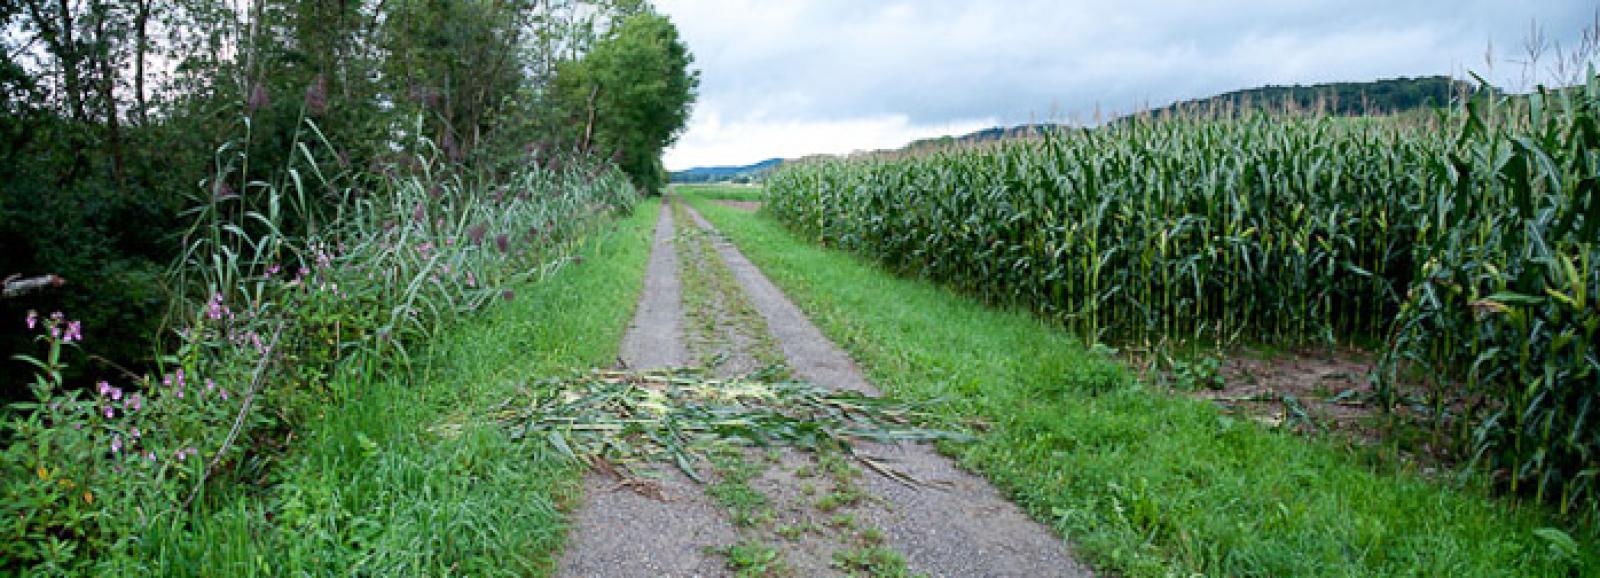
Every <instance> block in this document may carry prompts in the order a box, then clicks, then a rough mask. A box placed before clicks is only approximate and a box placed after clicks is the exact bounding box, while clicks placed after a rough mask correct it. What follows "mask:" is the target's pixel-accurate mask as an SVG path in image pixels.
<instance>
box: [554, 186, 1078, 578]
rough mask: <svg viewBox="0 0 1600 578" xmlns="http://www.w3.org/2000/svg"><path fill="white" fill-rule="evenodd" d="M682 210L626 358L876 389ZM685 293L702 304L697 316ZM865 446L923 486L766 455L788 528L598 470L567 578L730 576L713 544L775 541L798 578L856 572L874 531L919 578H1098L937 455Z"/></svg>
mask: <svg viewBox="0 0 1600 578" xmlns="http://www.w3.org/2000/svg"><path fill="white" fill-rule="evenodd" d="M685 208H687V207H685ZM672 214H673V211H672V206H671V203H668V204H665V205H663V207H662V210H661V216H660V218H659V221H658V222H657V225H656V232H655V241H654V247H653V249H652V252H651V255H650V263H649V266H648V269H647V271H646V278H645V288H644V293H643V295H642V296H641V297H640V300H639V305H638V309H637V311H636V312H635V314H634V320H633V324H632V325H630V326H629V328H628V332H627V335H626V336H625V337H624V338H623V343H622V352H621V361H622V362H623V364H625V365H627V366H628V367H629V368H632V369H653V368H660V367H670V366H678V365H683V364H686V363H690V362H692V361H694V360H695V359H701V360H705V359H710V358H715V359H719V360H722V363H721V364H720V365H719V366H718V367H716V368H715V372H716V373H718V374H721V375H729V374H733V373H741V372H742V371H748V370H750V369H754V368H756V367H759V366H760V365H761V363H759V362H758V358H773V357H781V358H783V359H786V360H787V365H788V367H789V368H790V370H792V371H793V372H794V374H795V375H796V376H797V377H800V378H802V379H804V380H806V381H810V382H812V383H817V384H821V385H825V386H829V387H834V388H842V389H849V390H854V391H859V392H862V393H865V394H868V395H879V392H878V390H877V388H875V387H873V385H872V384H871V383H869V382H868V381H867V380H866V379H865V378H864V377H863V376H862V374H861V371H860V369H859V368H857V367H856V365H855V363H854V362H853V361H851V360H850V358H849V356H847V355H846V354H845V353H844V352H843V351H842V350H840V349H839V348H838V347H837V346H835V345H834V344H833V343H832V342H830V341H828V339H827V338H825V337H823V335H822V333H821V332H820V331H818V330H817V328H816V326H814V325H812V324H811V321H810V320H809V319H808V318H806V316H805V314H804V313H802V312H801V311H800V309H799V308H797V307H795V305H794V304H793V303H792V302H790V301H789V300H788V298H786V297H785V296H784V295H783V292H782V291H780V290H779V289H778V288H777V287H776V286H775V285H773V284H772V282H771V281H769V280H768V279H767V278H766V276H764V275H762V273H761V271H760V270H758V269H757V268H756V267H755V266H754V265H753V264H751V263H750V261H749V260H748V259H746V258H745V257H744V255H743V254H741V253H740V252H739V250H738V248H736V247H734V246H733V245H732V244H730V243H728V242H726V241H725V240H723V239H722V238H721V237H720V235H717V234H716V232H715V231H716V229H715V228H714V227H712V225H711V224H710V223H709V222H707V221H706V220H705V219H704V218H702V217H701V216H700V215H699V214H698V213H696V212H694V211H693V209H688V210H687V212H686V214H687V215H688V216H689V217H690V218H691V219H692V220H693V221H694V225H695V226H696V227H698V228H699V229H701V230H704V231H706V232H707V233H709V234H710V235H711V240H712V243H711V246H712V247H714V251H709V250H707V251H702V250H700V249H699V247H704V246H705V245H701V244H698V243H699V242H693V241H686V240H684V239H679V240H678V241H677V243H676V244H675V242H674V239H675V233H674V224H673V217H672ZM680 214H683V213H680ZM701 242H703V241H701ZM680 250H681V252H680ZM684 259H687V260H688V261H689V262H682V260H684ZM724 264H725V265H726V267H727V269H726V272H724V273H720V275H721V277H720V279H724V280H725V279H727V278H728V276H729V275H730V274H731V276H732V281H716V279H718V277H715V275H716V274H717V273H715V271H716V270H719V269H720V265H724ZM708 267H710V268H709V269H708ZM684 275H688V277H684ZM685 279H687V281H686V280H685ZM735 285H736V286H737V287H735ZM740 293H742V295H741V294H740ZM686 295H687V296H689V297H692V299H690V301H692V302H693V303H695V305H694V307H691V308H689V309H692V311H689V314H687V316H686V305H685V296H686ZM752 308H753V309H754V312H751V309H752ZM763 321H764V323H763ZM690 336H692V337H693V338H692V339H691V338H690ZM775 349H776V350H781V351H774V350H775ZM764 352H765V353H764ZM779 353H781V356H779ZM856 451H858V452H859V453H862V454H865V455H868V456H871V457H874V458H876V459H878V460H880V461H882V462H884V463H887V464H888V465H889V466H890V467H893V468H895V469H897V470H899V471H901V472H904V473H906V474H909V475H910V476H912V477H913V478H914V479H916V480H918V481H920V482H922V483H923V485H921V486H919V487H910V486H907V485H904V484H901V483H899V482H896V481H893V480H890V479H888V478H886V477H883V476H879V475H876V474H870V473H868V474H865V475H862V474H860V473H859V472H858V473H856V474H850V475H847V476H846V478H839V477H834V478H832V479H827V476H820V477H819V476H818V475H817V474H815V473H804V474H802V472H816V471H817V470H818V469H819V467H820V469H826V468H825V467H821V466H822V462H819V457H818V456H817V455H814V454H811V453H809V452H805V451H800V450H797V449H793V448H784V449H781V450H779V451H776V452H774V453H771V454H765V455H766V458H765V459H767V460H769V461H770V464H768V465H766V466H763V473H761V474H760V475H759V476H757V479H754V480H752V481H751V485H752V486H753V487H754V488H755V489H757V490H758V491H760V492H761V493H762V494H764V495H765V496H766V499H767V500H768V502H769V504H770V507H771V508H772V509H771V510H770V512H771V514H770V515H771V516H773V517H774V518H775V519H773V520H770V521H768V522H763V523H758V524H756V525H754V526H752V525H750V524H749V523H748V522H743V524H745V525H743V526H739V527H737V528H736V527H735V525H734V524H733V523H732V521H731V520H730V514H729V511H728V510H727V509H726V508H725V507H724V506H719V505H718V504H716V503H714V502H713V500H711V499H710V498H709V497H708V496H707V495H706V489H707V486H704V485H701V484H697V483H695V482H693V481H691V480H689V479H688V478H687V477H685V476H684V475H683V474H682V473H680V472H679V471H678V470H677V469H676V468H671V467H658V468H656V470H655V471H656V473H657V475H656V476H652V477H653V478H655V479H654V481H651V482H649V483H648V484H647V485H646V487H642V488H641V487H639V485H638V484H633V485H629V486H627V487H624V486H623V485H622V484H621V483H620V481H619V479H618V478H617V477H615V476H610V475H604V474H599V473H594V472H591V473H589V474H588V475H587V476H586V477H585V479H584V496H585V498H584V501H583V503H582V504H581V506H580V507H579V508H578V509H577V511H576V512H575V514H574V516H573V524H574V527H573V528H572V530H571V532H570V542H569V544H568V546H567V549H566V551H565V552H564V555H563V557H562V559H561V561H560V564H559V567H558V568H559V569H558V571H557V575H558V576H571V577H584V578H588V577H621V576H641V577H646V576H648V577H655V576H663V577H685V576H730V575H732V572H731V571H730V570H728V569H727V560H726V559H725V558H724V557H723V556H722V555H719V554H717V553H716V552H715V549H716V548H719V547H724V546H728V545H731V544H735V543H740V542H744V543H749V542H750V541H752V540H754V541H755V542H757V543H761V544H771V545H773V547H775V548H777V551H778V555H779V556H780V557H781V558H782V559H783V562H784V566H785V567H786V568H788V573H787V574H785V575H790V576H842V575H845V574H846V572H845V570H846V568H841V567H840V566H839V565H838V563H837V560H838V558H837V556H838V555H839V554H841V553H842V552H844V551H845V550H847V549H850V548H856V547H859V546H860V545H861V544H862V543H863V542H862V539H861V537H862V536H863V535H864V533H865V532H881V535H882V538H881V539H882V544H883V547H885V548H887V549H889V550H892V551H893V552H895V553H897V554H898V555H901V556H903V557H904V558H905V560H906V563H907V565H908V566H909V569H910V570H911V571H912V572H913V573H916V574H926V575H929V576H941V577H963V578H965V577H980V576H1019V577H1020V576H1029V577H1032V576H1092V573H1091V572H1090V571H1089V570H1088V569H1087V568H1086V567H1084V566H1083V565H1081V564H1078V563H1077V562H1076V561H1074V560H1073V559H1072V557H1071V554H1070V553H1069V552H1068V550H1067V548H1066V547H1065V546H1064V545H1063V543H1062V541H1061V539H1060V538H1058V537H1056V536H1055V535H1054V534H1053V533H1052V532H1051V531H1050V530H1049V529H1048V528H1046V527H1045V526H1043V525H1041V524H1039V523H1037V522H1034V521H1032V520H1030V519H1029V518H1028V517H1027V516H1026V515H1025V514H1023V513H1022V511H1021V510H1019V509H1018V508H1017V507H1016V506H1015V505H1013V504H1011V503H1010V502H1008V501H1006V500H1005V499H1004V498H1003V497H1001V496H1000V494H999V493H998V492H997V491H996V490H995V489H994V488H993V487H992V486H990V485H989V484H988V483H987V482H986V481H984V480H983V479H982V478H980V477H978V476H975V475H973V474H971V473H969V472H966V471H964V470H962V469H960V468H959V467H957V466H956V465H955V464H954V463H952V462H951V461H950V460H948V459H946V458H944V457H943V456H940V455H939V454H938V453H937V452H936V451H935V450H934V449H933V448H932V447H931V446H929V445H926V444H911V443H905V444H897V445H896V444H889V445H885V444H874V443H867V442H858V443H857V444H856ZM744 455H745V459H746V460H748V461H759V460H761V459H762V457H761V456H762V455H763V453H762V452H760V451H758V450H749V451H746V452H745V453H744ZM833 459H835V460H837V458H833ZM834 471H837V470H834ZM847 479H855V480H858V481H855V482H848V481H845V480H847ZM841 483H849V484H859V487H860V489H861V490H864V491H865V492H866V495H867V496H868V497H867V498H866V499H865V500H863V501H861V502H859V503H857V504H855V505H851V506H847V507H845V508H843V509H839V510H830V511H829V512H828V513H822V512H821V511H819V510H818V506H817V500H816V493H815V492H817V491H818V490H816V489H813V488H814V487H815V488H821V489H822V490H823V491H826V489H827V488H829V487H832V488H838V487H840V486H838V484H841ZM719 495H720V494H719ZM845 514H848V516H849V518H850V519H851V520H854V521H851V522H849V523H848V525H847V526H839V525H838V524H836V523H831V522H828V521H827V520H828V519H830V518H829V516H831V517H832V518H831V519H833V520H837V519H838V516H840V515H845ZM780 527H786V528H801V527H804V528H811V529H810V530H806V531H803V532H798V533H793V532H792V533H790V534H789V535H788V537H787V538H779V537H778V536H777V535H776V534H775V532H776V531H777V528H780Z"/></svg>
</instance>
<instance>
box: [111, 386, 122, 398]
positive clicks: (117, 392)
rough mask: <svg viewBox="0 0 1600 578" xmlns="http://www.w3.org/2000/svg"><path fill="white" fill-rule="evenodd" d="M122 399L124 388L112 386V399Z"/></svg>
mask: <svg viewBox="0 0 1600 578" xmlns="http://www.w3.org/2000/svg"><path fill="white" fill-rule="evenodd" d="M120 399H122V388H120V387H113V388H111V401H117V400H120Z"/></svg>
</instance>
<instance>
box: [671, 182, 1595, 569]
mask: <svg viewBox="0 0 1600 578" xmlns="http://www.w3.org/2000/svg"><path fill="white" fill-rule="evenodd" d="M687 198H689V199H690V201H691V202H692V203H693V204H695V205H696V208H697V209H699V211H700V212H701V213H702V214H704V215H705V216H706V217H707V218H708V219H710V220H711V221H712V222H713V223H715V224H716V225H717V229H718V230H719V231H722V232H723V233H724V234H726V235H728V236H729V237H730V238H731V240H733V241H734V242H736V243H737V244H738V245H739V247H740V249H741V250H742V251H743V252H744V253H745V254H746V255H747V256H749V257H750V259H751V260H752V261H753V262H755V263H756V264H757V265H758V266H760V267H761V269H762V271H763V272H764V273H766V274H767V275H768V276H769V277H770V278H771V279H772V280H773V282H774V283H776V284H777V285H778V286H779V287H781V288H782V289H783V290H784V291H785V293H786V294H788V295H789V296H791V297H792V298H794V299H795V300H796V301H797V302H798V303H799V305H800V306H801V307H802V308H803V309H804V310H806V312H807V313H808V315H809V316H810V317H811V318H812V319H814V320H816V322H817V324H818V326H819V327H820V328H821V329H822V331H823V332H824V333H825V334H826V335H828V336H829V337H830V338H832V339H834V340H836V341H837V342H838V343H840V344H842V345H843V346H845V347H846V348H847V349H848V350H849V352H850V354H851V357H852V358H854V359H855V360H857V361H858V362H859V363H860V364H861V365H862V367H863V369H864V370H865V371H867V373H868V377H869V378H870V379H871V380H872V381H873V383H875V384H878V385H879V386H880V387H882V388H883V389H884V390H885V391H886V392H887V393H888V394H889V395H890V396H892V397H894V398H896V399H901V400H911V401H920V402H923V403H924V404H925V407H928V408H929V409H930V410H933V411H938V412H941V413H943V414H947V415H949V416H951V417H952V418H953V419H967V420H976V421H979V422H981V423H985V424H988V425H989V427H988V429H987V430H985V431H984V432H983V433H982V434H981V435H979V438H978V440H977V442H976V443H974V444H971V445H963V446H946V447H945V449H946V450H949V451H952V452H954V453H955V454H956V455H957V456H959V457H960V458H961V460H962V463H963V465H965V466H967V467H970V468H972V469H973V470H974V471H977V472H980V473H982V474H983V475H985V476H986V477H988V478H989V479H990V480H992V481H994V483H995V484H996V485H997V486H998V487H1000V488H1001V489H1002V491H1004V492H1006V493H1007V494H1008V495H1009V496H1010V497H1011V498H1012V499H1013V500H1015V501H1016V502H1018V503H1019V504H1020V505H1021V506H1022V507H1023V508H1024V509H1026V510H1027V511H1028V512H1030V514H1031V515H1033V516H1034V517H1036V518H1037V519H1040V520H1042V521H1045V522H1047V523H1049V524H1051V525H1052V526H1054V527H1055V528H1056V529H1057V530H1058V531H1060V532H1061V534H1062V535H1063V536H1064V538H1065V539H1066V540H1069V541H1070V542H1071V544H1072V548H1073V551H1074V552H1076V553H1078V554H1081V555H1082V556H1084V557H1085V559H1086V561H1088V562H1091V563H1093V564H1095V566H1096V567H1097V568H1098V569H1100V570H1102V571H1107V572H1113V573H1117V574H1119V575H1126V576H1172V575H1194V574H1199V575H1209V576H1372V575H1377V576H1393V575H1452V576H1530V575H1531V576H1559V575H1583V574H1584V573H1585V572H1587V571H1588V569H1589V568H1594V567H1596V564H1600V559H1597V558H1596V556H1597V552H1600V549H1597V548H1596V547H1595V546H1594V545H1595V544H1596V543H1600V536H1597V535H1596V534H1595V531H1594V530H1593V528H1592V526H1584V525H1578V526H1577V527H1569V528H1567V529H1566V530H1564V531H1559V533H1555V532H1550V531H1548V530H1546V528H1550V527H1552V526H1561V524H1559V523H1558V522H1557V521H1556V520H1557V518H1556V516H1555V515H1554V514H1553V513H1550V512H1548V511H1547V510H1545V509H1543V508H1541V507H1539V506H1537V505H1531V504H1530V505H1522V506H1516V507H1513V506H1512V505H1509V504H1505V503H1504V502H1501V501H1498V500H1494V499H1492V498H1491V497H1490V496H1489V495H1488V494H1487V493H1486V492H1484V491H1482V490H1481V487H1480V484H1479V483H1478V482H1479V479H1478V478H1468V479H1467V480H1466V481H1467V482H1469V483H1468V484H1466V485H1465V486H1464V487H1455V486H1453V485H1451V484H1448V483H1443V482H1444V480H1440V481H1429V480H1427V479H1424V478H1423V476H1421V475H1419V472H1418V467H1417V466H1416V465H1414V464H1406V463H1404V462H1399V463H1396V462H1391V461H1386V460H1384V459H1382V458H1381V457H1380V456H1376V455H1369V454H1366V453H1358V452H1352V451H1350V450H1348V449H1346V448H1344V447H1340V446H1337V445H1335V444H1332V443H1329V442H1326V441H1321V440H1315V439H1313V440H1307V439H1304V438H1302V437H1298V436H1294V435H1291V434H1288V433H1286V432H1282V431H1272V430H1267V429H1264V428H1261V427H1258V426H1256V425H1255V424H1254V423H1252V422H1249V421H1246V420H1238V419H1234V418H1231V417H1228V416H1225V415H1221V414H1220V413H1219V412H1218V411H1217V410H1216V408H1214V407H1213V406H1211V405H1209V404H1207V403H1205V402H1200V401H1195V400H1189V399H1185V398H1181V397H1172V396H1167V395H1164V394H1161V393H1159V392H1155V391H1150V390H1147V389H1145V388H1143V387H1141V386H1139V385H1138V384H1136V383H1134V382H1132V380H1131V379H1130V378H1129V376H1128V375H1127V374H1126V372H1125V370H1124V369H1122V368H1120V367H1119V366H1118V364H1117V363H1116V362H1115V361H1114V360H1112V359H1108V358H1105V357H1103V356H1101V355H1098V354H1095V353H1092V352H1090V351H1089V350H1088V349H1087V348H1085V347H1084V346H1083V345H1082V344H1080V343H1079V342H1078V341H1077V340H1076V339H1074V338H1073V337H1072V336H1071V335H1070V334H1068V333H1067V332H1064V331H1061V330H1059V328H1056V327H1053V326H1051V325H1049V324H1047V323H1042V322H1040V321H1039V320H1038V319H1037V318H1035V317H1034V316H1032V315H1029V314H1027V313H1025V312H1022V311H996V310H994V309H992V308H987V307H984V306H982V305H980V304H978V303H975V302H973V301H971V300H969V299H965V298H962V297H961V296H959V295H957V294H954V293H952V292H951V291H949V290H947V289H944V288H941V287H939V286H937V285H934V284H932V283H928V282H924V281H918V280H912V279H905V278H903V277H897V276H894V275H892V274H889V273H886V272H884V271H881V270H878V269H876V268H875V267H873V266H871V265H870V264H868V263H865V262H864V261H863V260H861V259H859V258H856V257H854V256H852V255H848V254H844V253H841V252H837V251H827V250H824V249H821V248H818V247H815V246H813V245H811V244H809V243H806V242H805V240H804V238H802V237H798V236H796V235H793V234H791V233H789V232H787V231H785V230H784V229H783V226H782V225H780V224H779V223H777V222H775V221H773V220H771V219H770V218H767V217H764V216H762V215H752V214H748V213H744V212H741V211H738V210H735V209H731V208H727V207H721V206H718V205H716V204H714V203H710V202H703V201H698V200H696V199H695V197H693V196H692V195H688V196H687ZM1561 535H1566V536H1567V537H1570V538H1572V540H1573V541H1574V542H1575V543H1576V544H1577V548H1576V549H1575V550H1576V552H1578V554H1577V556H1569V555H1567V554H1566V553H1567V552H1569V551H1570V550H1571V549H1567V548H1565V547H1564V546H1563V545H1562V544H1563V543H1564V541H1562V540H1560V536H1561ZM1552 538H1554V539H1552Z"/></svg>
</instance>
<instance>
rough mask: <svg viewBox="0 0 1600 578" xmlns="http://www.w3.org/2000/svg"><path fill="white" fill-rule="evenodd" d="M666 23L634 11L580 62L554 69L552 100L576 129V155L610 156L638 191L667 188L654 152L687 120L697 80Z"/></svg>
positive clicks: (675, 32)
mask: <svg viewBox="0 0 1600 578" xmlns="http://www.w3.org/2000/svg"><path fill="white" fill-rule="evenodd" d="M693 61H694V58H693V56H692V55H690V53H689V49H688V47H687V46H686V45H684V43H683V41H682V40H680V39H679V38H678V30H677V28H676V27H674V26H673V25H672V21H671V20H669V19H667V17H666V16H663V15H660V14H657V13H655V12H653V11H642V12H639V13H637V14H634V15H631V16H629V17H627V18H625V19H624V20H622V21H621V22H620V23H619V24H618V26H617V27H616V28H615V29H613V30H612V31H611V32H610V34H609V35H608V36H607V37H606V38H604V39H602V40H600V41H599V42H596V43H595V45H594V47H593V48H592V49H591V50H590V51H589V53H588V54H586V55H585V56H584V57H583V58H582V59H580V60H573V61H569V62H566V63H563V65H562V66H561V67H560V69H559V71H558V73H557V77H556V81H555V87H554V91H555V95H556V100H557V102H558V103H560V105H561V106H562V107H563V109H564V110H565V111H567V113H568V114H570V115H572V116H573V119H574V120H575V121H576V122H574V123H572V126H578V127H582V132H580V133H578V134H576V135H575V138H574V140H575V141H576V142H578V143H579V146H580V148H583V149H585V150H597V151H603V152H608V153H612V154H614V155H615V156H614V157H613V158H614V159H615V160H616V161H617V163H618V165H620V166H621V167H622V168H623V170H624V171H626V172H627V173H628V175H629V176H631V177H632V178H633V182H634V185H635V186H637V187H638V188H639V189H641V190H646V191H651V192H659V191H660V189H661V187H662V186H664V185H666V183H667V174H666V170H665V169H664V168H663V167H662V166H661V151H663V150H665V149H666V147H668V146H670V145H671V144H672V143H673V142H675V141H676V140H677V138H678V135H679V133H680V132H681V131H682V130H683V128H684V126H685V124H686V123H687V121H688V119H689V105H690V104H692V103H693V102H694V98H695V91H696V89H697V87H698V86H699V84H700V73H699V72H698V71H691V70H690V69H689V66H690V64H692V63H693Z"/></svg>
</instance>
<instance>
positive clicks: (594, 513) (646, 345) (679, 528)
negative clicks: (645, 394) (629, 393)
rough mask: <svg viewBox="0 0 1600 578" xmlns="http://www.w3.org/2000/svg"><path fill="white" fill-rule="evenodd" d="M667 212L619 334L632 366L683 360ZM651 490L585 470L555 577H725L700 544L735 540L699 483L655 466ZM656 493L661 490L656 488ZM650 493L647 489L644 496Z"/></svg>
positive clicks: (720, 564) (674, 260) (680, 313)
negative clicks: (632, 307) (630, 316)
mask: <svg viewBox="0 0 1600 578" xmlns="http://www.w3.org/2000/svg"><path fill="white" fill-rule="evenodd" d="M672 238H673V223H672V212H671V211H670V210H668V207H667V206H665V205H663V206H662V208H661V217H660V219H659V220H658V221H657V222H656V236H655V243H654V247H653V248H652V249H651V252H650V264H649V266H648V269H646V271H645V287H644V292H643V295H642V296H641V297H640V298H639V306H638V309H637V310H636V311H635V312H634V320H633V324H632V325H630V326H629V327H628V332H627V334H626V335H625V336H624V337H623V340H622V361H623V362H624V363H626V364H627V366H628V367H630V368H633V369H655V368H661V367H669V366H675V365H682V364H683V363H685V362H686V361H687V353H686V352H685V348H684V344H683V339H682V335H683V330H682V328H683V305H682V299H681V294H682V287H681V286H680V284H679V279H678V257H677V253H676V251H674V248H673V244H672ZM656 471H657V472H659V473H660V478H659V480H658V482H657V483H656V484H654V487H653V488H638V489H644V490H646V491H642V492H641V491H635V489H636V488H624V487H619V484H618V479H617V478H616V477H614V476H607V475H602V474H598V473H594V472H591V473H589V474H588V475H587V476H585V477H584V480H583V494H584V499H583V504H582V505H581V506H580V507H579V508H578V510H577V512H576V513H575V514H574V516H573V528H572V529H571V530H570V531H569V533H568V536H569V541H568V544H567V548H566V551H565V552H564V553H563V555H562V558H561V563H560V566H559V569H558V570H557V572H556V575H557V576H571V577H574V578H601V577H611V576H617V577H623V576H627V577H633V576H661V577H672V578H677V577H685V576H731V575H732V573H730V572H728V571H727V570H726V569H725V567H724V564H723V561H722V559H721V558H718V557H717V556H715V555H710V554H707V553H706V551H705V547H706V546H719V545H724V544H731V543H733V542H734V541H735V540H736V539H737V538H736V536H735V534H734V531H733V527H732V525H730V524H729V523H728V521H727V519H726V518H725V517H724V516H723V515H722V513H721V511H720V509H719V508H718V507H717V506H716V505H714V504H712V503H711V502H710V500H708V499H707V498H706V496H705V494H704V492H703V491H702V488H701V487H700V485H699V484H697V483H695V482H694V481H693V480H690V479H688V477H686V476H684V475H683V474H682V473H681V472H679V471H678V470H677V469H676V468H665V467H663V468H657V470H656ZM656 491H659V495H655V492H656ZM646 494H651V495H646Z"/></svg>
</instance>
